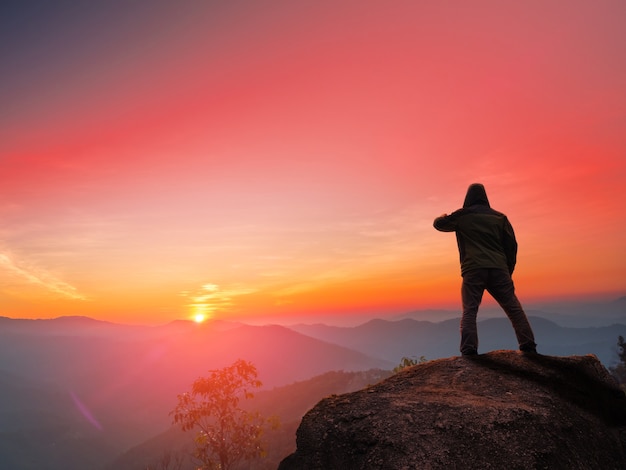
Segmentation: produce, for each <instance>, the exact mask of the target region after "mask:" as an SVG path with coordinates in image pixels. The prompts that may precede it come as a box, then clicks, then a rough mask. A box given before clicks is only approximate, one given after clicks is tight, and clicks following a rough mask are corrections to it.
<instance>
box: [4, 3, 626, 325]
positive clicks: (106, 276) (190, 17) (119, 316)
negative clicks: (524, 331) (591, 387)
mask: <svg viewBox="0 0 626 470" xmlns="http://www.w3.org/2000/svg"><path fill="white" fill-rule="evenodd" d="M625 23H626V3H625V2H623V1H621V0H615V1H606V0H598V1H594V2H588V1H580V0H572V1H568V2H559V1H554V2H551V1H539V0H536V1H534V0H530V1H525V2H502V1H451V0H450V1H441V2H430V1H420V0H413V1H393V2H379V1H373V0H360V1H340V2H337V1H304V0H303V1H301V2H291V1H240V0H231V1H222V2H220V1H206V2H202V1H189V0H182V1H164V0H152V1H143V0H136V1H121V0H108V1H99V0H94V1H90V2H81V1H68V0H58V1H55V2H49V1H43V0H29V1H26V2H23V1H16V0H9V1H3V2H2V3H1V4H0V103H1V106H0V316H7V317H12V318H54V317H58V316H62V315H86V316H90V317H93V318H97V319H102V320H107V321H115V322H125V323H146V324H160V323H166V322H169V321H172V320H175V319H191V318H194V317H195V316H196V315H204V316H205V317H206V318H221V319H238V320H244V321H245V320H246V319H247V320H251V321H252V320H254V319H260V318H271V319H281V318H291V317H294V318H295V317H301V318H309V319H313V318H318V319H319V318H321V319H324V320H328V321H332V319H335V320H339V319H348V318H355V317H356V316H358V315H377V316H381V317H382V316H386V315H396V314H401V313H404V312H408V311H412V310H417V309H439V308H441V309H448V308H452V309H458V308H459V304H460V283H461V277H460V270H459V263H458V252H457V248H456V240H455V237H454V234H450V233H440V232H437V231H436V230H434V228H433V227H432V222H433V219H434V218H435V217H436V216H439V215H440V214H442V213H450V212H452V211H454V210H455V209H458V208H459V207H460V206H461V205H462V202H463V199H464V196H465V191H466V189H467V186H468V185H469V184H471V183H475V182H480V183H483V184H484V185H485V187H486V189H487V193H488V195H489V198H490V201H491V205H492V207H494V208H495V209H497V210H499V211H502V212H504V213H506V214H507V216H508V217H509V220H510V221H511V223H512V224H513V226H514V228H515V231H516V236H517V240H518V243H519V252H518V265H517V269H516V271H515V274H514V280H515V283H516V288H517V293H518V296H519V297H520V300H521V301H522V304H526V303H532V302H537V301H543V300H549V299H561V298H606V299H611V298H617V297H619V296H623V295H624V294H625V293H626V245H625V244H624V233H626V217H625V216H624V209H623V207H624V203H626V184H625V183H626V86H625V85H626V53H625V51H626V33H625V32H624V31H625V29H624V24H625Z"/></svg>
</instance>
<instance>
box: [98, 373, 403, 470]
mask: <svg viewBox="0 0 626 470" xmlns="http://www.w3.org/2000/svg"><path fill="white" fill-rule="evenodd" d="M390 375H391V372H390V371H384V370H380V369H372V370H369V371H360V372H343V371H332V372H326V373H325V374H322V375H319V376H316V377H313V378H311V379H309V380H304V381H300V382H296V383H293V384H290V385H285V386H281V387H276V388H274V389H272V390H266V391H262V392H259V393H257V394H255V397H254V399H252V400H250V401H249V403H248V402H247V404H248V406H249V408H251V409H253V410H255V411H259V412H260V413H261V414H262V415H263V416H266V417H269V416H276V417H278V418H279V420H280V427H279V429H278V430H275V431H270V432H268V433H267V441H266V442H267V443H266V451H267V455H266V457H265V458H264V459H262V460H261V461H260V462H257V463H256V464H255V465H254V466H252V467H251V468H256V469H266V468H267V469H275V468H276V467H277V466H278V464H279V463H280V461H281V460H282V459H283V458H284V457H285V456H287V455H289V454H290V453H292V452H294V451H295V450H296V441H295V435H296V429H297V427H298V425H299V424H300V420H301V419H302V416H304V414H305V413H306V412H307V411H308V410H310V409H311V408H312V407H313V406H314V405H315V404H316V403H317V402H318V401H319V400H320V399H322V398H324V397H326V396H329V395H332V394H338V393H348V392H352V391H355V390H360V389H362V388H364V387H367V386H369V385H372V384H375V383H378V382H379V381H381V380H382V379H384V378H386V377H389V376H390ZM193 439H194V434H193V433H192V432H187V433H184V432H182V431H181V430H180V429H179V428H178V427H175V426H173V427H171V428H170V429H168V430H167V431H165V432H163V433H161V434H159V435H157V436H155V437H153V438H151V439H149V440H147V441H146V442H144V443H142V444H139V445H137V446H135V447H133V448H132V449H129V450H128V451H127V452H125V453H124V454H123V455H121V456H120V457H119V458H117V459H116V460H115V461H114V462H113V463H112V464H110V465H109V466H107V467H106V469H105V470H135V469H138V468H150V469H157V468H159V467H160V466H162V464H163V462H164V461H166V459H168V458H169V459H171V461H172V462H173V461H179V462H181V463H182V462H184V463H188V462H191V460H190V459H189V455H190V454H191V453H192V450H193V449H192V447H193ZM185 468H186V467H185ZM189 468H192V466H191V465H190V466H189Z"/></svg>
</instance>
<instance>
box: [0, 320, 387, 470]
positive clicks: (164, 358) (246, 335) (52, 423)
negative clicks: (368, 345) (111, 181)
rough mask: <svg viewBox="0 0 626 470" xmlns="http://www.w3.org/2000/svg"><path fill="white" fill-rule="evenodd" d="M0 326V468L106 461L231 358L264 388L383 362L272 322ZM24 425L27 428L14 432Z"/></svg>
mask: <svg viewBox="0 0 626 470" xmlns="http://www.w3.org/2000/svg"><path fill="white" fill-rule="evenodd" d="M0 326H1V328H0V378H1V379H2V381H1V382H0V387H1V391H0V396H2V397H3V398H4V399H5V400H3V404H2V408H1V409H3V410H4V414H3V415H2V418H3V420H2V425H1V426H2V429H3V430H4V431H3V432H5V433H8V434H4V435H3V437H5V443H11V445H10V446H9V445H8V444H6V445H3V446H2V448H1V451H0V468H12V469H15V470H21V469H29V468H35V467H37V468H41V465H42V462H43V463H45V465H43V466H44V467H45V468H47V469H50V470H54V469H63V470H71V469H74V468H76V469H78V468H96V467H94V464H93V461H92V460H89V459H90V458H91V457H90V456H88V455H87V454H91V455H93V456H96V457H98V458H100V460H99V461H100V462H101V463H102V464H104V463H105V461H106V458H105V457H104V456H105V455H107V456H108V458H109V459H112V458H114V457H115V456H116V455H118V454H119V453H121V452H123V451H124V450H126V449H128V448H129V447H131V446H133V445H136V444H137V443H140V442H143V441H145V440H146V439H148V438H149V437H151V436H154V435H156V434H158V433H159V432H162V431H164V430H166V429H168V428H169V426H170V424H171V417H170V416H169V415H168V414H169V411H170V410H171V409H172V408H173V407H174V406H175V404H176V397H177V395H178V394H179V393H183V392H185V391H187V390H188V389H189V388H190V386H191V383H192V382H193V381H194V380H195V379H196V378H198V377H199V376H202V375H204V374H206V372H207V370H209V369H216V368H221V367H224V366H226V365H229V364H231V363H232V362H234V361H235V360H236V359H239V358H242V359H245V360H249V361H251V362H252V363H253V364H254V365H255V366H256V367H257V369H258V371H259V378H260V379H261V380H262V381H263V383H264V386H265V387H266V388H271V387H276V386H280V385H286V384H289V383H293V382H294V381H298V380H305V379H308V378H310V377H313V376H316V375H319V374H322V373H324V372H327V371H331V370H346V371H358V370H368V369H372V368H383V369H390V368H391V367H393V365H392V364H391V363H389V362H387V361H385V360H381V359H377V358H374V357H371V356H368V355H366V354H364V353H361V352H357V351H352V350H350V349H348V348H345V347H342V346H339V345H336V344H331V343H327V342H324V341H321V340H318V339H314V338H311V337H308V336H305V335H302V334H300V333H297V332H295V331H292V330H290V329H288V328H285V327H281V326H276V325H268V326H258V327H256V326H248V325H242V324H224V323H216V324H207V325H196V324H192V323H190V322H185V323H178V322H177V323H175V324H170V325H165V326H161V327H137V326H125V325H115V324H108V323H106V322H96V321H93V320H90V319H86V318H82V317H78V318H64V319H55V320H29V321H23V320H9V319H4V318H3V319H2V320H1V325H0ZM28 396H30V397H31V398H30V399H28V400H27V399H26V398H27V397H28ZM28 402H30V405H28ZM33 422H34V423H35V424H36V425H37V426H36V427H35V428H33V427H30V428H28V433H29V434H27V435H24V434H20V430H22V429H24V428H25V426H27V425H29V423H31V424H32V423H33ZM39 424H41V426H40V425H39ZM42 429H47V431H48V432H47V433H45V434H46V435H47V436H50V435H51V433H52V435H54V436H55V437H59V436H61V438H59V440H55V441H54V442H52V441H50V445H51V446H53V447H54V448H50V449H48V447H46V446H42V445H39V444H38V441H32V439H34V436H39V435H40V434H41V432H40V431H41V430H42ZM66 434H67V436H66ZM71 436H78V437H79V438H77V439H73V438H72V437H71ZM83 437H84V439H83ZM29 439H30V441H29ZM38 439H39V438H38ZM46 442H48V441H46ZM33 446H35V448H36V449H37V452H32V448H33ZM75 446H80V448H76V447H75ZM86 449H91V451H90V452H86ZM83 450H85V452H83ZM57 454H58V455H60V456H61V457H59V459H58V460H55V459H54V458H53V457H54V456H56V455H57ZM63 456H64V457H63ZM87 457H89V458H87ZM55 458H56V457H55ZM16 459H17V460H16ZM17 461H18V462H22V463H20V464H15V462H17ZM31 461H32V462H33V464H32V465H31V463H29V462H31ZM3 462H10V463H11V465H7V466H5V465H3ZM57 462H62V464H59V465H56V463H57ZM37 464H38V465H39V466H37Z"/></svg>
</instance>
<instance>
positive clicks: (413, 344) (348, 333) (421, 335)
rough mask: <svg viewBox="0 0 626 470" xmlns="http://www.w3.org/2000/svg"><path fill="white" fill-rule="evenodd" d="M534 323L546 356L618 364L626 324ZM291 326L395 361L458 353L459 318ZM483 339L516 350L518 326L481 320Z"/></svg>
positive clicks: (489, 347)
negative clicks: (575, 325)
mask: <svg viewBox="0 0 626 470" xmlns="http://www.w3.org/2000/svg"><path fill="white" fill-rule="evenodd" d="M530 321H531V324H532V326H533V330H534V332H535V336H536V340H537V343H538V348H539V350H540V352H541V353H543V354H549V355H556V356H567V355H572V354H577V355H578V354H595V355H597V356H598V358H599V359H600V360H601V361H602V362H603V363H604V364H605V365H606V366H608V365H611V364H612V363H613V362H614V361H615V360H616V343H617V337H618V336H619V335H622V336H626V325H624V324H615V325H611V326H605V327H587V328H566V327H562V326H559V325H557V324H556V323H554V322H552V321H549V320H545V319H543V318H539V317H530ZM291 328H292V329H294V330H295V331H299V332H300V333H303V334H305V335H308V336H311V337H313V338H318V339H321V340H324V341H329V342H332V343H336V344H339V345H342V346H345V347H347V348H350V349H354V350H356V351H361V352H363V353H367V354H369V355H371V356H375V357H380V358H383V359H387V360H388V361H391V362H395V363H398V362H399V361H400V359H401V358H402V357H420V356H426V358H428V359H436V358H440V357H449V356H455V355H458V354H459V352H458V351H459V320H458V319H454V320H446V321H443V322H439V323H433V322H428V321H419V320H413V319H410V318H407V319H403V320H397V321H388V320H371V321H369V322H367V323H364V324H362V325H359V326H356V327H336V326H328V325H321V324H317V325H294V326H291ZM478 335H479V339H480V346H479V350H480V351H481V352H487V351H494V350H498V349H515V348H516V347H517V341H516V339H515V335H514V332H513V328H512V327H511V323H510V322H509V320H508V318H506V317H505V316H504V314H502V316H501V317H500V318H488V319H486V320H482V321H479V322H478Z"/></svg>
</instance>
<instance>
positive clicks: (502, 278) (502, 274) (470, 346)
mask: <svg viewBox="0 0 626 470" xmlns="http://www.w3.org/2000/svg"><path fill="white" fill-rule="evenodd" d="M485 289H486V290H487V292H489V294H491V296H492V297H493V298H494V299H495V300H496V302H498V304H500V307H502V309H503V310H504V312H505V313H506V315H507V316H508V317H509V320H511V324H512V325H513V329H514V330H515V336H516V337H517V342H518V343H519V348H520V350H522V351H533V350H535V348H536V347H537V345H536V344H535V336H534V334H533V330H532V328H531V327H530V323H528V318H526V314H525V313H524V310H523V309H522V306H521V304H520V302H519V300H518V299H517V296H516V295H515V286H514V285H513V280H512V279H511V276H510V274H509V273H508V271H505V270H503V269H473V270H471V271H468V272H466V273H465V274H464V275H463V285H462V287H461V298H462V300H463V316H462V317H461V353H462V354H472V353H476V352H477V351H478V329H477V327H476V317H477V315H478V307H479V306H480V302H481V301H482V298H483V293H484V291H485Z"/></svg>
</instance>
